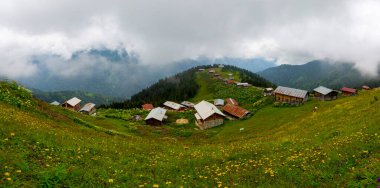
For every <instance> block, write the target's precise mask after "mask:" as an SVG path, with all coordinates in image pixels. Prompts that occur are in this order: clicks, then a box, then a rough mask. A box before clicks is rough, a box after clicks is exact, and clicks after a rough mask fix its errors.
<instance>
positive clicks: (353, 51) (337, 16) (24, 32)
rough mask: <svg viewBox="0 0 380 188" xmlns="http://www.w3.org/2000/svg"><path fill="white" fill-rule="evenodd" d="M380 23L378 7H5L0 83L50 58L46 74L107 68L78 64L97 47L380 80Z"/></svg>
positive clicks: (168, 0)
mask: <svg viewBox="0 0 380 188" xmlns="http://www.w3.org/2000/svg"><path fill="white" fill-rule="evenodd" d="M379 20H380V1H376V0H360V1H357V0H308V1H299V0H281V1H278V0H233V1H231V0H192V1H188V0H154V1H152V0H136V1H133V0H125V1H124V0H107V1H105V0H104V1H99V0H81V1H78V0H61V1H51V0H1V1H0V75H5V76H7V77H11V78H28V77H32V76H33V75H35V74H41V71H40V67H39V65H38V64H37V63H36V62H35V61H33V60H34V58H35V57H38V56H43V55H53V56H54V58H45V59H46V60H44V61H43V62H40V63H42V64H44V65H45V66H44V67H45V68H46V69H45V70H46V71H50V72H52V73H56V74H62V76H71V75H75V74H81V73H82V72H83V70H86V69H88V68H89V67H91V66H99V65H96V64H94V63H91V62H92V61H89V60H88V59H85V60H83V61H75V62H74V63H73V62H71V61H70V59H71V57H72V54H74V53H75V52H78V51H83V50H89V49H94V48H107V49H113V50H114V49H125V50H126V51H128V52H131V53H134V54H137V56H138V58H139V63H141V64H144V65H149V66H156V65H159V66H161V67H162V65H165V64H168V63H173V62H178V61H180V60H181V59H189V58H190V59H196V58H198V57H208V58H221V57H233V58H264V59H267V60H275V61H276V62H277V64H304V63H306V62H308V61H311V60H315V59H329V60H331V61H334V62H335V61H338V62H340V61H345V62H354V63H355V65H356V67H358V68H359V69H360V70H362V72H363V73H364V74H369V75H375V74H376V69H377V67H378V65H379V60H380V53H379V50H380V22H379ZM52 59H53V60H52ZM69 61H70V62H69ZM66 64H67V65H66ZM106 64H107V63H106V62H103V63H102V64H101V65H102V66H104V68H107V65H106ZM68 66H70V68H68V69H67V70H66V72H63V73H62V70H63V69H66V68H67V67H68Z"/></svg>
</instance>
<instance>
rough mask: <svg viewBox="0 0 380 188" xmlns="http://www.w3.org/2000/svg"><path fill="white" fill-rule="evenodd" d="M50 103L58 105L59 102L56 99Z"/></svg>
mask: <svg viewBox="0 0 380 188" xmlns="http://www.w3.org/2000/svg"><path fill="white" fill-rule="evenodd" d="M50 104H51V105H54V106H58V105H60V103H59V102H58V101H53V102H51V103H50Z"/></svg>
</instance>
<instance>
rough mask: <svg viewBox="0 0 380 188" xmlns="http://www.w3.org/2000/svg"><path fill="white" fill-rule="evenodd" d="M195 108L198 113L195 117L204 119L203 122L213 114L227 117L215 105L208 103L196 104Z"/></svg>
mask: <svg viewBox="0 0 380 188" xmlns="http://www.w3.org/2000/svg"><path fill="white" fill-rule="evenodd" d="M194 108H195V110H196V111H197V113H196V114H195V117H197V116H199V118H202V119H203V120H205V119H207V118H208V117H210V116H212V115H213V114H219V115H221V116H225V115H224V114H223V112H221V111H220V110H219V109H218V108H217V107H216V106H214V105H213V104H211V103H209V102H207V101H201V102H200V103H198V104H196V105H195V106H194ZM197 114H198V115H197ZM197 118H198V117H197Z"/></svg>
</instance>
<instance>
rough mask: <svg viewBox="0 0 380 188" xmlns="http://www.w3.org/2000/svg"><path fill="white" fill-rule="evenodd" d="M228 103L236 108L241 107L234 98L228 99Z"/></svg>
mask: <svg viewBox="0 0 380 188" xmlns="http://www.w3.org/2000/svg"><path fill="white" fill-rule="evenodd" d="M226 103H227V104H232V105H235V106H239V103H238V102H237V101H236V100H235V99H233V98H228V99H226Z"/></svg>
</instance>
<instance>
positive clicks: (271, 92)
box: [264, 87, 273, 96]
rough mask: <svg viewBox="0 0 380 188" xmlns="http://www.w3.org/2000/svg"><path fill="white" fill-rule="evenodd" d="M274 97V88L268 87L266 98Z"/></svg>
mask: <svg viewBox="0 0 380 188" xmlns="http://www.w3.org/2000/svg"><path fill="white" fill-rule="evenodd" d="M271 95H273V88H271V87H268V88H265V89H264V96H271Z"/></svg>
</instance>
